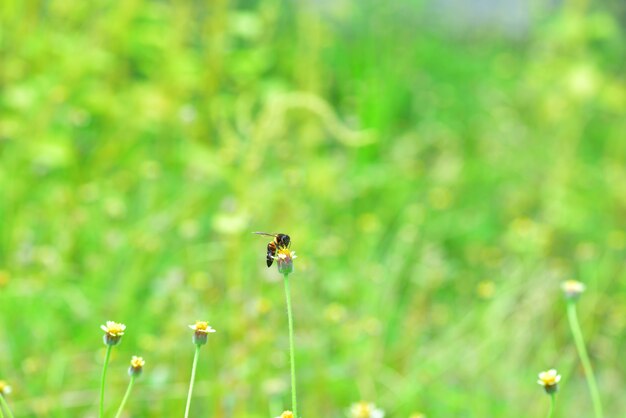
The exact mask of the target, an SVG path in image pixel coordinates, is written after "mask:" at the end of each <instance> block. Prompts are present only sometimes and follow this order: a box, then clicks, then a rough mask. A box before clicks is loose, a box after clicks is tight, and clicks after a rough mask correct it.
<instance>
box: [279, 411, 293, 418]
mask: <svg viewBox="0 0 626 418" xmlns="http://www.w3.org/2000/svg"><path fill="white" fill-rule="evenodd" d="M276 418H293V412H291V411H285V412H283V413H282V414H280V416H277V417H276Z"/></svg>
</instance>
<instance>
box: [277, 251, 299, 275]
mask: <svg viewBox="0 0 626 418" xmlns="http://www.w3.org/2000/svg"><path fill="white" fill-rule="evenodd" d="M273 258H274V260H276V265H278V272H279V273H280V274H291V273H292V272H293V260H294V259H296V258H298V256H297V255H296V252H295V251H291V250H290V249H289V248H287V247H282V248H279V249H278V251H277V252H276V255H275V256H274V257H273Z"/></svg>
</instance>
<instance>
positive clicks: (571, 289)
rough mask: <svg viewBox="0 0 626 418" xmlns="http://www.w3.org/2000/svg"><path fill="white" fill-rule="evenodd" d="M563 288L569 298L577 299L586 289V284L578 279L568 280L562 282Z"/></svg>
mask: <svg viewBox="0 0 626 418" xmlns="http://www.w3.org/2000/svg"><path fill="white" fill-rule="evenodd" d="M561 290H563V293H565V297H566V298H567V299H571V300H576V299H578V297H579V296H580V295H581V293H583V292H584V291H585V285H584V284H582V283H581V282H579V281H576V280H566V281H564V282H563V283H561Z"/></svg>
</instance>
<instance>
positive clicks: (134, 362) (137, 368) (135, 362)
mask: <svg viewBox="0 0 626 418" xmlns="http://www.w3.org/2000/svg"><path fill="white" fill-rule="evenodd" d="M145 364H146V361H145V360H144V359H143V357H137V356H133V358H132V359H131V360H130V367H129V368H128V374H129V375H131V376H139V375H140V374H141V372H143V366H144V365H145Z"/></svg>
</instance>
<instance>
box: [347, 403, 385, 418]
mask: <svg viewBox="0 0 626 418" xmlns="http://www.w3.org/2000/svg"><path fill="white" fill-rule="evenodd" d="M349 416H350V418H383V417H384V416H385V412H384V411H383V410H382V409H380V408H376V405H374V404H373V403H368V402H364V401H361V402H357V403H355V404H352V406H351V407H350V413H349Z"/></svg>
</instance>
